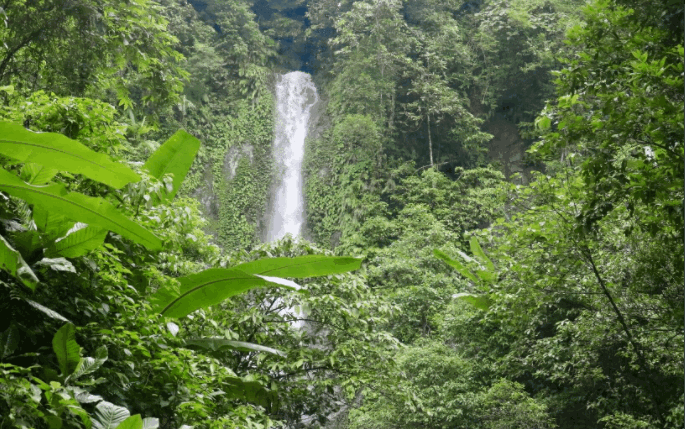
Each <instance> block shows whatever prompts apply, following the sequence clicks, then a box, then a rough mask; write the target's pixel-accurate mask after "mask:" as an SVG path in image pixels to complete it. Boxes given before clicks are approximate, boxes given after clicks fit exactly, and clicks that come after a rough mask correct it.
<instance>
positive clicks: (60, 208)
mask: <svg viewBox="0 0 685 429" xmlns="http://www.w3.org/2000/svg"><path fill="white" fill-rule="evenodd" d="M0 191H4V192H7V193H8V194H10V195H13V196H15V197H17V198H21V199H23V200H24V201H26V202H27V203H29V204H34V205H37V206H41V207H42V208H44V209H45V210H47V211H54V212H57V213H60V214H62V215H64V216H66V217H68V218H71V219H73V220H75V221H79V222H83V223H87V224H89V225H95V226H100V227H102V228H105V229H108V230H110V231H113V232H116V233H117V234H120V235H122V236H123V237H126V238H128V239H130V240H133V241H135V242H138V243H140V244H142V245H144V246H145V247H147V248H148V249H150V250H159V249H161V248H162V242H161V240H160V239H159V238H157V237H156V236H155V235H154V234H152V233H151V232H149V231H148V230H146V229H145V228H143V227H141V226H140V225H138V224H137V223H135V222H133V221H131V220H130V219H128V218H127V217H126V216H124V215H123V214H121V213H120V212H119V211H118V210H117V209H116V208H114V206H112V205H111V204H110V203H109V202H107V201H105V200H104V199H102V198H93V197H87V196H85V195H81V194H78V193H75V192H71V193H69V192H67V190H66V189H65V188H64V186H62V185H58V184H53V185H48V186H40V187H38V186H31V185H27V184H26V183H24V182H22V181H21V180H20V179H18V178H17V177H16V176H14V175H12V174H10V173H8V172H7V171H5V170H2V169H0Z"/></svg>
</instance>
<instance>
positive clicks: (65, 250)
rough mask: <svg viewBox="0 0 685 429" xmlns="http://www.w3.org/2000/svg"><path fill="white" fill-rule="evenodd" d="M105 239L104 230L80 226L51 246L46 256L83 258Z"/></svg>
mask: <svg viewBox="0 0 685 429" xmlns="http://www.w3.org/2000/svg"><path fill="white" fill-rule="evenodd" d="M79 227H80V228H79ZM76 228H79V229H76ZM105 237H107V230H106V229H102V228H98V227H95V226H89V225H85V224H80V225H78V226H76V227H74V228H73V229H72V230H71V231H69V233H68V234H67V236H66V237H64V238H62V239H59V241H56V242H55V243H54V244H52V245H51V246H50V247H49V248H48V251H47V253H46V256H55V255H59V256H66V257H67V258H76V257H79V256H83V255H85V254H86V253H88V252H90V251H91V250H93V249H96V248H97V247H99V246H100V245H101V244H102V243H103V242H104V241H105Z"/></svg>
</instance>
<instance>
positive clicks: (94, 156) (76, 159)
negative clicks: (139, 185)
mask: <svg viewBox="0 0 685 429" xmlns="http://www.w3.org/2000/svg"><path fill="white" fill-rule="evenodd" d="M0 154H3V155H5V156H9V157H10V158H14V159H16V160H19V161H21V162H31V163H35V164H41V165H44V166H47V167H49V168H51V169H58V170H63V171H68V172H70V173H76V174H82V175H84V176H86V177H88V178H89V179H93V180H96V181H98V182H101V183H104V184H106V185H109V186H112V187H114V188H117V189H118V188H121V187H123V186H125V185H126V184H128V183H130V182H137V181H139V180H140V176H138V175H137V174H136V173H135V172H134V171H133V170H131V169H130V168H128V167H127V166H125V165H124V164H120V163H118V162H114V161H112V160H111V159H110V158H109V157H108V156H107V155H105V154H103V153H97V152H94V151H92V150H90V149H88V148H87V147H86V146H84V145H82V144H81V143H79V142H77V141H75V140H72V139H70V138H68V137H65V136H63V135H61V134H56V133H34V132H32V131H29V130H27V129H25V128H24V127H22V126H21V125H19V124H12V123H8V122H0Z"/></svg>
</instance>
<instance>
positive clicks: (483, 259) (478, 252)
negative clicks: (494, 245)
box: [469, 237, 495, 271]
mask: <svg viewBox="0 0 685 429" xmlns="http://www.w3.org/2000/svg"><path fill="white" fill-rule="evenodd" d="M469 244H470V245H471V253H473V255H474V256H475V257H476V258H478V261H479V262H480V263H481V264H483V265H485V266H486V267H487V268H488V270H489V271H495V264H493V263H492V261H491V260H490V259H488V257H487V256H485V252H483V249H482V248H481V247H480V243H478V240H477V239H476V238H475V237H473V238H471V240H469Z"/></svg>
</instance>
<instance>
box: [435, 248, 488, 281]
mask: <svg viewBox="0 0 685 429" xmlns="http://www.w3.org/2000/svg"><path fill="white" fill-rule="evenodd" d="M433 254H434V255H435V256H437V257H438V258H440V259H442V260H443V261H445V263H446V264H447V265H449V266H450V267H452V268H454V269H456V270H457V271H458V272H459V274H461V275H462V276H464V277H466V278H468V279H470V280H471V281H473V282H474V283H478V278H476V276H474V275H473V273H471V271H469V270H468V268H466V267H465V266H464V264H462V263H461V262H459V261H457V260H455V259H452V258H450V257H449V256H447V255H446V254H444V253H443V252H441V251H439V250H438V249H435V250H433Z"/></svg>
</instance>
